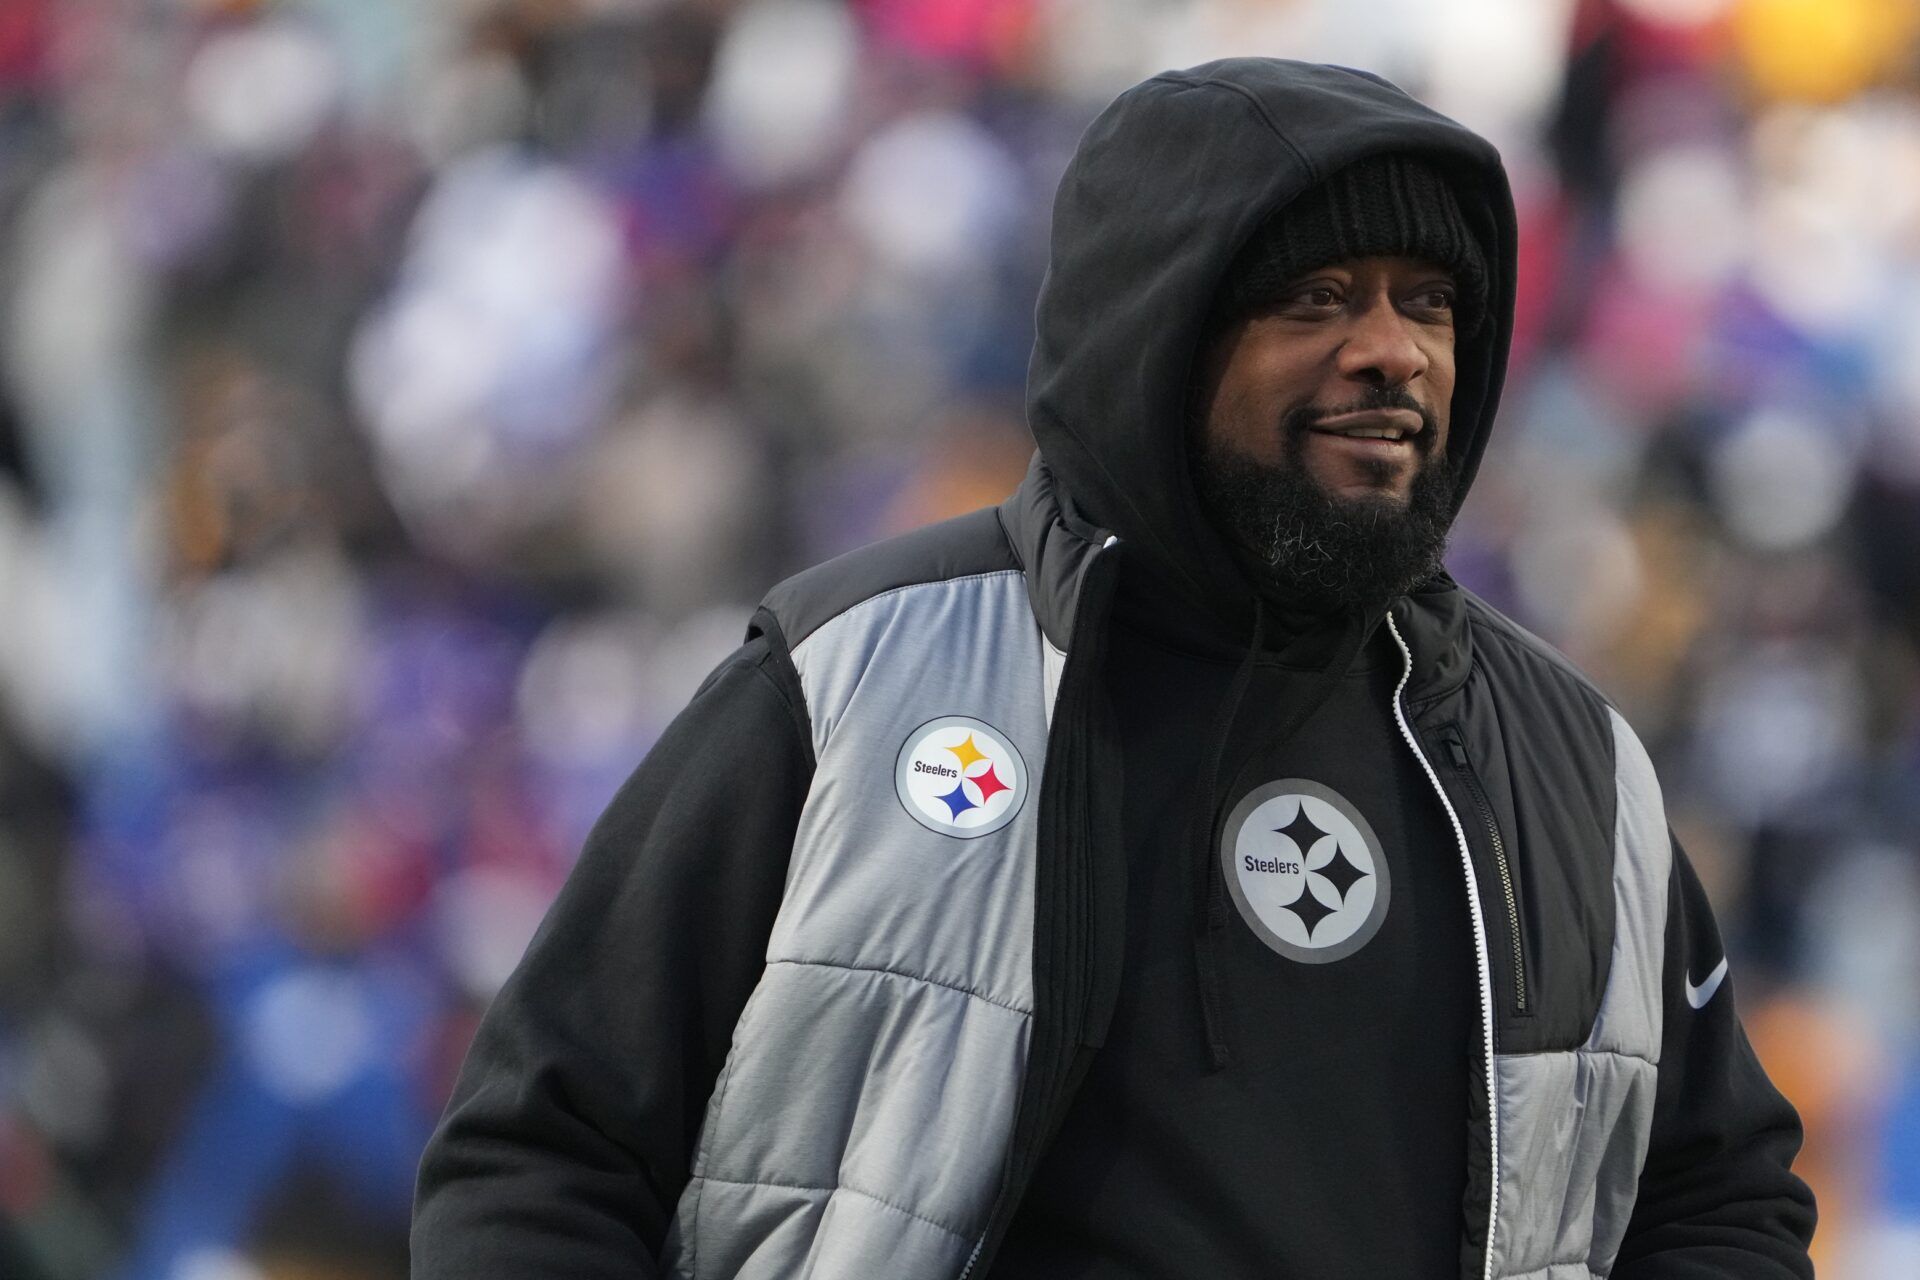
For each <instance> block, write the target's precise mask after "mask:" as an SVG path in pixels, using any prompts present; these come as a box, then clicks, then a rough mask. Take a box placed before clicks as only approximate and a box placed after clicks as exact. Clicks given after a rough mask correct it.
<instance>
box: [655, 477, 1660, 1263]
mask: <svg viewBox="0 0 1920 1280" xmlns="http://www.w3.org/2000/svg"><path fill="white" fill-rule="evenodd" d="M1039 480H1040V482H1038V483H1037V482H1036V480H1034V479H1030V481H1029V483H1028V484H1027V485H1026V486H1024V487H1023V488H1022V490H1021V492H1020V493H1019V494H1016V495H1015V497H1014V498H1013V499H1011V500H1009V502H1008V503H1007V504H1006V505H1005V506H1003V507H1001V508H997V509H989V510H987V511H983V512H978V513H975V514H974V515H971V516H966V517H962V518H960V519H959V520H956V521H950V522H948V523H947V524H945V525H940V526H935V527H934V528H932V529H928V530H922V531H920V532H919V533H916V534H913V535H909V536H908V537H906V538H904V539H896V540H895V541H893V542H891V543H886V544H882V545H881V546H880V547H877V548H872V549H868V550H866V551H863V552H856V553H854V554H853V555H852V556H849V557H843V558H842V559H841V560H838V561H834V562H832V563H830V564H827V565H823V566H821V567H820V568H818V569H814V570H811V571H809V572H808V573H806V574H802V575H800V576H799V577H798V578H795V579H792V580H790V581H789V582H788V583H786V584H783V585H782V586H781V587H779V588H777V589H776V590H775V591H774V592H773V593H772V594H771V595H770V596H769V598H768V601H767V604H766V607H765V608H763V609H762V610H761V612H760V614H759V615H758V617H757V620H756V626H757V627H758V628H759V629H760V630H762V631H763V632H765V633H767V634H768V635H769V636H770V637H772V638H773V639H774V640H775V641H776V645H777V647H778V646H784V647H785V649H786V651H787V652H788V653H789V654H790V656H791V659H792V663H793V667H794V669H795V670H796V671H797V673H798V676H799V683H800V686H801V688H802V689H803V690H804V693H805V697H806V710H807V714H808V716H809V717H810V720H811V727H812V736H813V748H814V752H815V755H816V758H817V761H818V767H817V771H816V773H815V776H814V779H813V784H812V789H811V792H810V794H809V797H808V800H807V803H806V806H805V809H804V812H803V814H802V816H801V819H800V825H799V831H798V834H797V836H796V838H795V842H794V847H793V850H792V857H791V863H790V867H789V871H788V875H787V881H786V891H785V896H784V899H783V902H782V905H781V908H780V912H779V916H778V919H777V921H776V923H775V926H774V929H773V933H772V936H771V939H770V941H769V943H768V947H767V957H766V961H767V963H766V970H765V974H764V976H763V977H762V978H761V980H760V983H759V986H758V988H757V989H756V990H755V991H754V993H753V995H752V998H751V999H750V1000H749V1001H748V1003H747V1005H746V1008H745V1010H744V1011H743V1012H742V1014H741V1016H740V1020H739V1023H738V1025H737V1026H736V1028H735V1030H734V1034H733V1042H732V1047H731V1050H730V1052H729V1054H728V1057H727V1062H726V1066H725V1068H724V1070H723V1072H722V1073H721V1076H720V1078H719V1080H718V1081H717V1083H716V1085H715V1088H714V1091H713V1095H712V1098H711V1100H710V1102H709V1104H708V1108H707V1113H706V1118H705V1122H704V1126H703V1128H702V1130H701V1134H700V1138H699V1144H698V1148H697V1152H696V1155H695V1158H694V1162H693V1176H692V1180H691V1182H690V1184H689V1185H688V1187H687V1189H686V1192H685V1194H684V1195H683V1196H682V1198H681V1200H680V1204H679V1207H678V1212H677V1217H676V1220H675V1222H674V1225H673V1228H672V1230H671V1232H670V1234H669V1237H668V1242H667V1248H666V1253H665V1261H666V1263H667V1266H668V1270H669V1273H670V1274H672V1275H674V1276H678V1277H685V1278H687V1280H733V1278H735V1277H739V1278H741V1280H775V1278H776V1277H777V1278H781V1280H788V1278H795V1277H803V1276H814V1277H831V1278H834V1280H840V1278H849V1280H850V1278H860V1280H865V1278H867V1277H888V1278H890V1280H894V1278H899V1280H922V1278H924V1280H955V1278H957V1277H963V1276H966V1275H968V1274H969V1273H977V1272H979V1271H981V1270H983V1269H984V1268H985V1266H986V1264H987V1262H988V1261H989V1260H990V1258H991V1254H992V1251H993V1249H994V1247H995V1246H996V1244H997V1241H998V1237H999V1233H1000V1232H1001V1231H1002V1230H1003V1229H1004V1227H1005V1225H1006V1221H1007V1219H1008V1218H1009V1216H1010V1214H1011V1212H1012V1208H1013V1206H1014V1204H1016V1203H1017V1201H1018V1197H1019V1194H1020V1189H1021V1187H1023V1186H1024V1184H1025V1180H1026V1178H1027V1176H1028V1175H1029V1174H1030V1173H1031V1172H1032V1170H1033V1167H1034V1164H1035V1163H1036V1162H1037V1159H1038V1157H1039V1154H1040V1152H1041V1151H1043V1150H1044V1147H1045V1144H1046V1141H1047V1139H1048V1138H1049V1137H1050V1136H1051V1134H1052V1133H1053V1131H1054V1127H1055V1126H1056V1125H1057V1124H1058V1121H1059V1119H1060V1117H1061V1116H1062V1115H1063V1114H1064V1112H1065V1109H1066V1107H1067V1104H1068V1102H1069V1101H1070V1099H1071V1094H1072V1085H1073V1082H1074V1081H1075V1080H1076V1079H1077V1069H1076V1064H1079V1065H1084V1060H1085V1057H1086V1055H1089V1054H1091V1053H1092V1052H1094V1051H1096V1050H1097V1048H1098V1046H1099V1043H1100V1040H1101V1037H1102V1035H1103V1033H1104V1024H1105V1018H1106V1016H1107V1013H1108V1011H1109V1010H1110V1006H1111V1000H1112V993H1113V991H1114V990H1115V989H1116V987H1115V984H1116V983H1117V982H1118V980H1119V978H1118V969H1119V956H1120V948H1119V936H1118V935H1119V932H1120V929H1121V920H1122V919H1123V916H1122V914H1121V911H1120V906H1121V905H1122V904H1121V903H1119V902H1117V901H1116V895H1115V893H1114V892H1112V891H1111V888H1110V885H1111V878H1110V877H1103V876H1102V875H1100V874H1099V870H1100V869H1101V867H1102V865H1103V864H1105V863H1109V862H1111V861H1118V860H1119V859H1118V853H1117V849H1114V848H1112V847H1111V846H1107V845H1105V843H1104V842H1105V841H1107V840H1109V839H1112V838H1114V837H1113V834H1112V833H1110V832H1106V831H1105V830H1103V829H1102V828H1101V827H1100V826H1099V825H1098V822H1097V821H1096V819H1095V816H1094V815H1093V814H1092V813H1091V809H1090V806H1088V805H1086V804H1085V803H1084V801H1083V797H1084V793H1085V792H1086V791H1087V787H1086V786H1085V785H1084V779H1085V778H1086V777H1088V776H1089V769H1090V768H1092V767H1096V766H1097V763H1098V762H1093V761H1089V760H1088V758H1087V756H1088V753H1089V751H1090V750H1091V748H1090V747H1089V745H1088V744H1089V742H1090V741H1091V740H1093V739H1095V738H1097V737H1098V735H1097V734H1093V733H1090V732H1089V726H1090V725H1091V724H1092V723H1093V717H1095V716H1097V715H1098V714H1099V709H1098V707H1097V705H1095V704H1096V703H1097V702H1098V699H1096V698H1095V697H1093V680H1092V678H1091V675H1090V673H1091V672H1092V671H1094V670H1096V669H1097V665H1098V661H1099V655H1100V650H1101V645H1102V638H1103V635H1104V625H1103V623H1104V614H1105V607H1106V600H1107V596H1108V593H1109V591H1110V584H1111V563H1112V561H1113V559H1114V557H1115V556H1117V555H1119V554H1124V548H1120V547H1118V546H1116V545H1114V544H1113V540H1112V539H1110V538H1108V537H1106V536H1105V535H1104V533H1103V532H1102V531H1099V530H1094V529H1088V528H1085V527H1083V526H1078V525H1076V524H1075V523H1074V522H1073V521H1072V520H1071V519H1070V518H1069V517H1067V516H1066V515H1063V513H1062V512H1061V511H1060V510H1059V508H1058V507H1057V506H1055V505H1054V504H1053V503H1052V501H1051V500H1050V497H1049V493H1048V490H1047V487H1046V485H1045V484H1044V477H1043V475H1042V476H1041V477H1040V478H1039ZM1389 621H1390V626H1391V628H1392V631H1393V635H1394V638H1395V640H1396V641H1397V642H1398V643H1399V645H1400V647H1401V649H1402V652H1403V654H1404V655H1405V659H1406V667H1405V674H1404V675H1403V677H1402V680H1401V682H1400V688H1399V690H1398V693H1397V696H1396V699H1395V702H1394V705H1392V706H1382V707H1381V708H1380V714H1381V715H1382V716H1387V717H1391V718H1393V719H1394V721H1395V722H1396V724H1397V725H1398V727H1399V730H1400V733H1401V736H1402V737H1403V739H1404V740H1405V742H1406V746H1407V750H1409V751H1410V752H1413V753H1414V754H1415V755H1416V756H1417V757H1418V759H1419V761H1420V763H1421V766H1422V768H1423V771H1424V772H1425V773H1426V774H1427V776H1428V777H1429V779H1430V780H1431V781H1432V783H1433V785H1434V787H1435V789H1436V791H1437V792H1438V794H1439V796H1440V798H1441V799H1442V801H1443V802H1444V804H1445V807H1446V810H1447V812H1448V815H1449V817H1450V818H1451V821H1452V826H1453V830H1454V836H1455V841H1456V844H1457V849H1456V851H1455V853H1454V856H1455V857H1457V858H1458V859H1459V860H1460V864H1461V867H1462V873H1463V883H1464V885H1465V886H1466V887H1467V889H1468V892H1467V893H1466V894H1463V895H1462V901H1461V908H1462V910H1465V911H1468V912H1469V913H1470V915H1471V918H1472V926H1473V935H1474V939H1475V948H1474V954H1473V955H1471V956H1466V955H1463V956H1462V957H1461V963H1463V964H1473V965H1475V966H1476V969H1477V972H1478V976H1479V990H1480V1002H1481V1013H1482V1018H1481V1025H1482V1028H1483V1043H1482V1045H1481V1052H1480V1053H1478V1054H1476V1055H1473V1061H1474V1062H1475V1063H1476V1073H1477V1075H1476V1079H1477V1080H1478V1082H1479V1086H1480V1087H1479V1088H1477V1089H1476V1097H1477V1098H1478V1104H1477V1106H1476V1108H1475V1109H1474V1111H1473V1112H1472V1115H1471V1121H1472V1138H1471V1141H1470V1143H1469V1152H1470V1168H1469V1170H1468V1188H1469V1189H1468V1203H1467V1205H1466V1209H1467V1217H1466V1221H1467V1222H1468V1223H1469V1228H1468V1232H1467V1236H1468V1238H1467V1239H1466V1240H1464V1241H1463V1255H1462V1256H1463V1267H1462V1272H1463V1277H1484V1278H1486V1280H1493V1278H1495V1277H1503V1278H1509V1280H1519V1278H1521V1277H1525V1278H1527V1280H1589V1278H1590V1277H1595V1276H1605V1275H1606V1274H1608V1272H1609V1271H1610V1270H1611V1268H1612V1265H1613V1260H1614V1258H1615V1255H1616V1253H1617V1251H1618V1249H1619V1246H1620V1243H1621V1240H1622V1238H1623V1237H1624V1235H1625V1232H1626V1228H1627V1222H1628V1218H1629V1216H1630V1214H1631V1212H1632V1209H1633V1205H1634V1199H1635V1191H1636V1187H1637V1184H1638V1180H1639V1175H1640V1169H1641V1165H1642V1163H1643V1161H1644V1159H1645V1156H1646V1150H1647V1142H1648V1135H1649V1131H1650V1127H1651V1123H1652V1116H1653V1103H1654V1086H1655V1076H1656V1067H1657V1064H1658V1062H1659V1059H1660V1034H1661V1013H1662V998H1661V974H1662V971H1663V959H1664V956H1663V951H1664V939H1665V933H1666V915H1667V903H1668V875H1669V867H1670V862H1671V846H1670V844H1669V837H1668V834H1667V830H1666V824H1665V819H1664V817H1663V812H1662V806H1661V798H1660V789H1659V784H1658V783H1657V782H1656V780H1655V778H1654V774H1653V770H1652V767H1651V765H1650V764H1649V762H1648V759H1647V755H1646V752H1645V751H1644V750H1643V749H1642V748H1641V746H1640V744H1639V742H1638V740H1637V739H1636V738H1635V737H1634V735H1633V733H1632V732H1631V730H1629V729H1628V728H1627V726H1626V724H1625V723H1624V721H1622V720H1621V718H1620V717H1619V715H1618V713H1616V712H1615V711H1613V710H1612V709H1611V708H1610V707H1608V706H1607V705H1606V703H1605V702H1604V701H1603V700H1602V699H1601V698H1600V697H1599V696H1598V695H1597V694H1596V693H1595V692H1594V691H1593V689H1592V688H1591V687H1590V686H1589V685H1588V684H1587V683H1586V682H1585V681H1584V680H1583V679H1582V678H1581V677H1579V676H1578V675H1577V674H1576V673H1574V672H1573V671H1572V670H1571V669H1570V668H1569V667H1568V666H1566V665H1565V664H1564V663H1563V662H1562V661H1561V660H1559V659H1558V658H1557V657H1556V656H1554V655H1553V654H1552V653H1551V652H1550V651H1548V650H1547V649H1546V648H1545V646H1543V645H1541V644H1540V643H1539V642H1538V641H1535V640H1533V639H1532V638H1531V637H1529V636H1527V635H1525V633H1523V632H1521V631H1520V630H1519V629H1518V628H1517V627H1515V626H1514V625H1513V624H1511V623H1510V622H1508V621H1506V620H1505V619H1504V618H1502V617H1500V616H1499V615H1498V614H1497V613H1495V612H1494V611H1493V610H1491V609H1490V608H1488V607H1487V606H1485V605H1484V604H1482V603H1480V602H1479V601H1477V600H1475V599H1473V598H1472V597H1470V596H1468V595H1467V594H1466V593H1465V592H1463V591H1461V590H1460V589H1459V588H1457V587H1454V586H1452V585H1451V584H1446V586H1445V589H1444V590H1436V591H1432V592H1425V593H1420V594H1416V595H1413V596H1410V597H1408V598H1406V599H1403V600H1402V601H1400V602H1399V603H1397V604H1396V605H1395V607H1394V609H1393V612H1392V614H1391V615H1390V619H1389ZM963 735H964V736H963ZM928 744H932V745H931V747H929V746H928ZM929 751H931V752H932V754H931V755H929ZM941 752H945V753H947V754H945V755H942V754H940V753H941ZM953 753H958V754H953ZM934 756H938V759H934V758H933V757H934ZM982 760H985V761H987V764H986V765H984V766H983V765H982V764H981V763H980V761H982ZM942 761H944V763H942ZM916 763H917V765H918V769H917V770H916V767H915V766H916ZM949 769H956V770H966V769H973V770H978V771H979V776H981V777H986V776H987V775H988V774H991V775H992V784H991V795H990V796H989V797H988V798H987V799H986V800H985V802H983V803H976V802H975V800H974V799H973V797H974V796H977V795H986V794H987V788H983V787H978V786H976V788H975V789H974V791H973V792H971V793H968V792H965V791H964V789H961V790H959V791H958V793H957V797H956V793H955V792H946V791H943V788H945V787H947V786H948V785H949V783H953V782H954V777H955V776H957V775H955V774H951V773H949V772H947V771H948V770H949ZM969 776H973V775H971V774H970V775H969ZM954 785H955V786H956V787H957V783H954ZM963 804H964V805H966V806H967V808H965V809H964V810H963V809H962V808H961V806H962V805H963ZM943 814H944V815H947V816H943Z"/></svg>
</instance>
